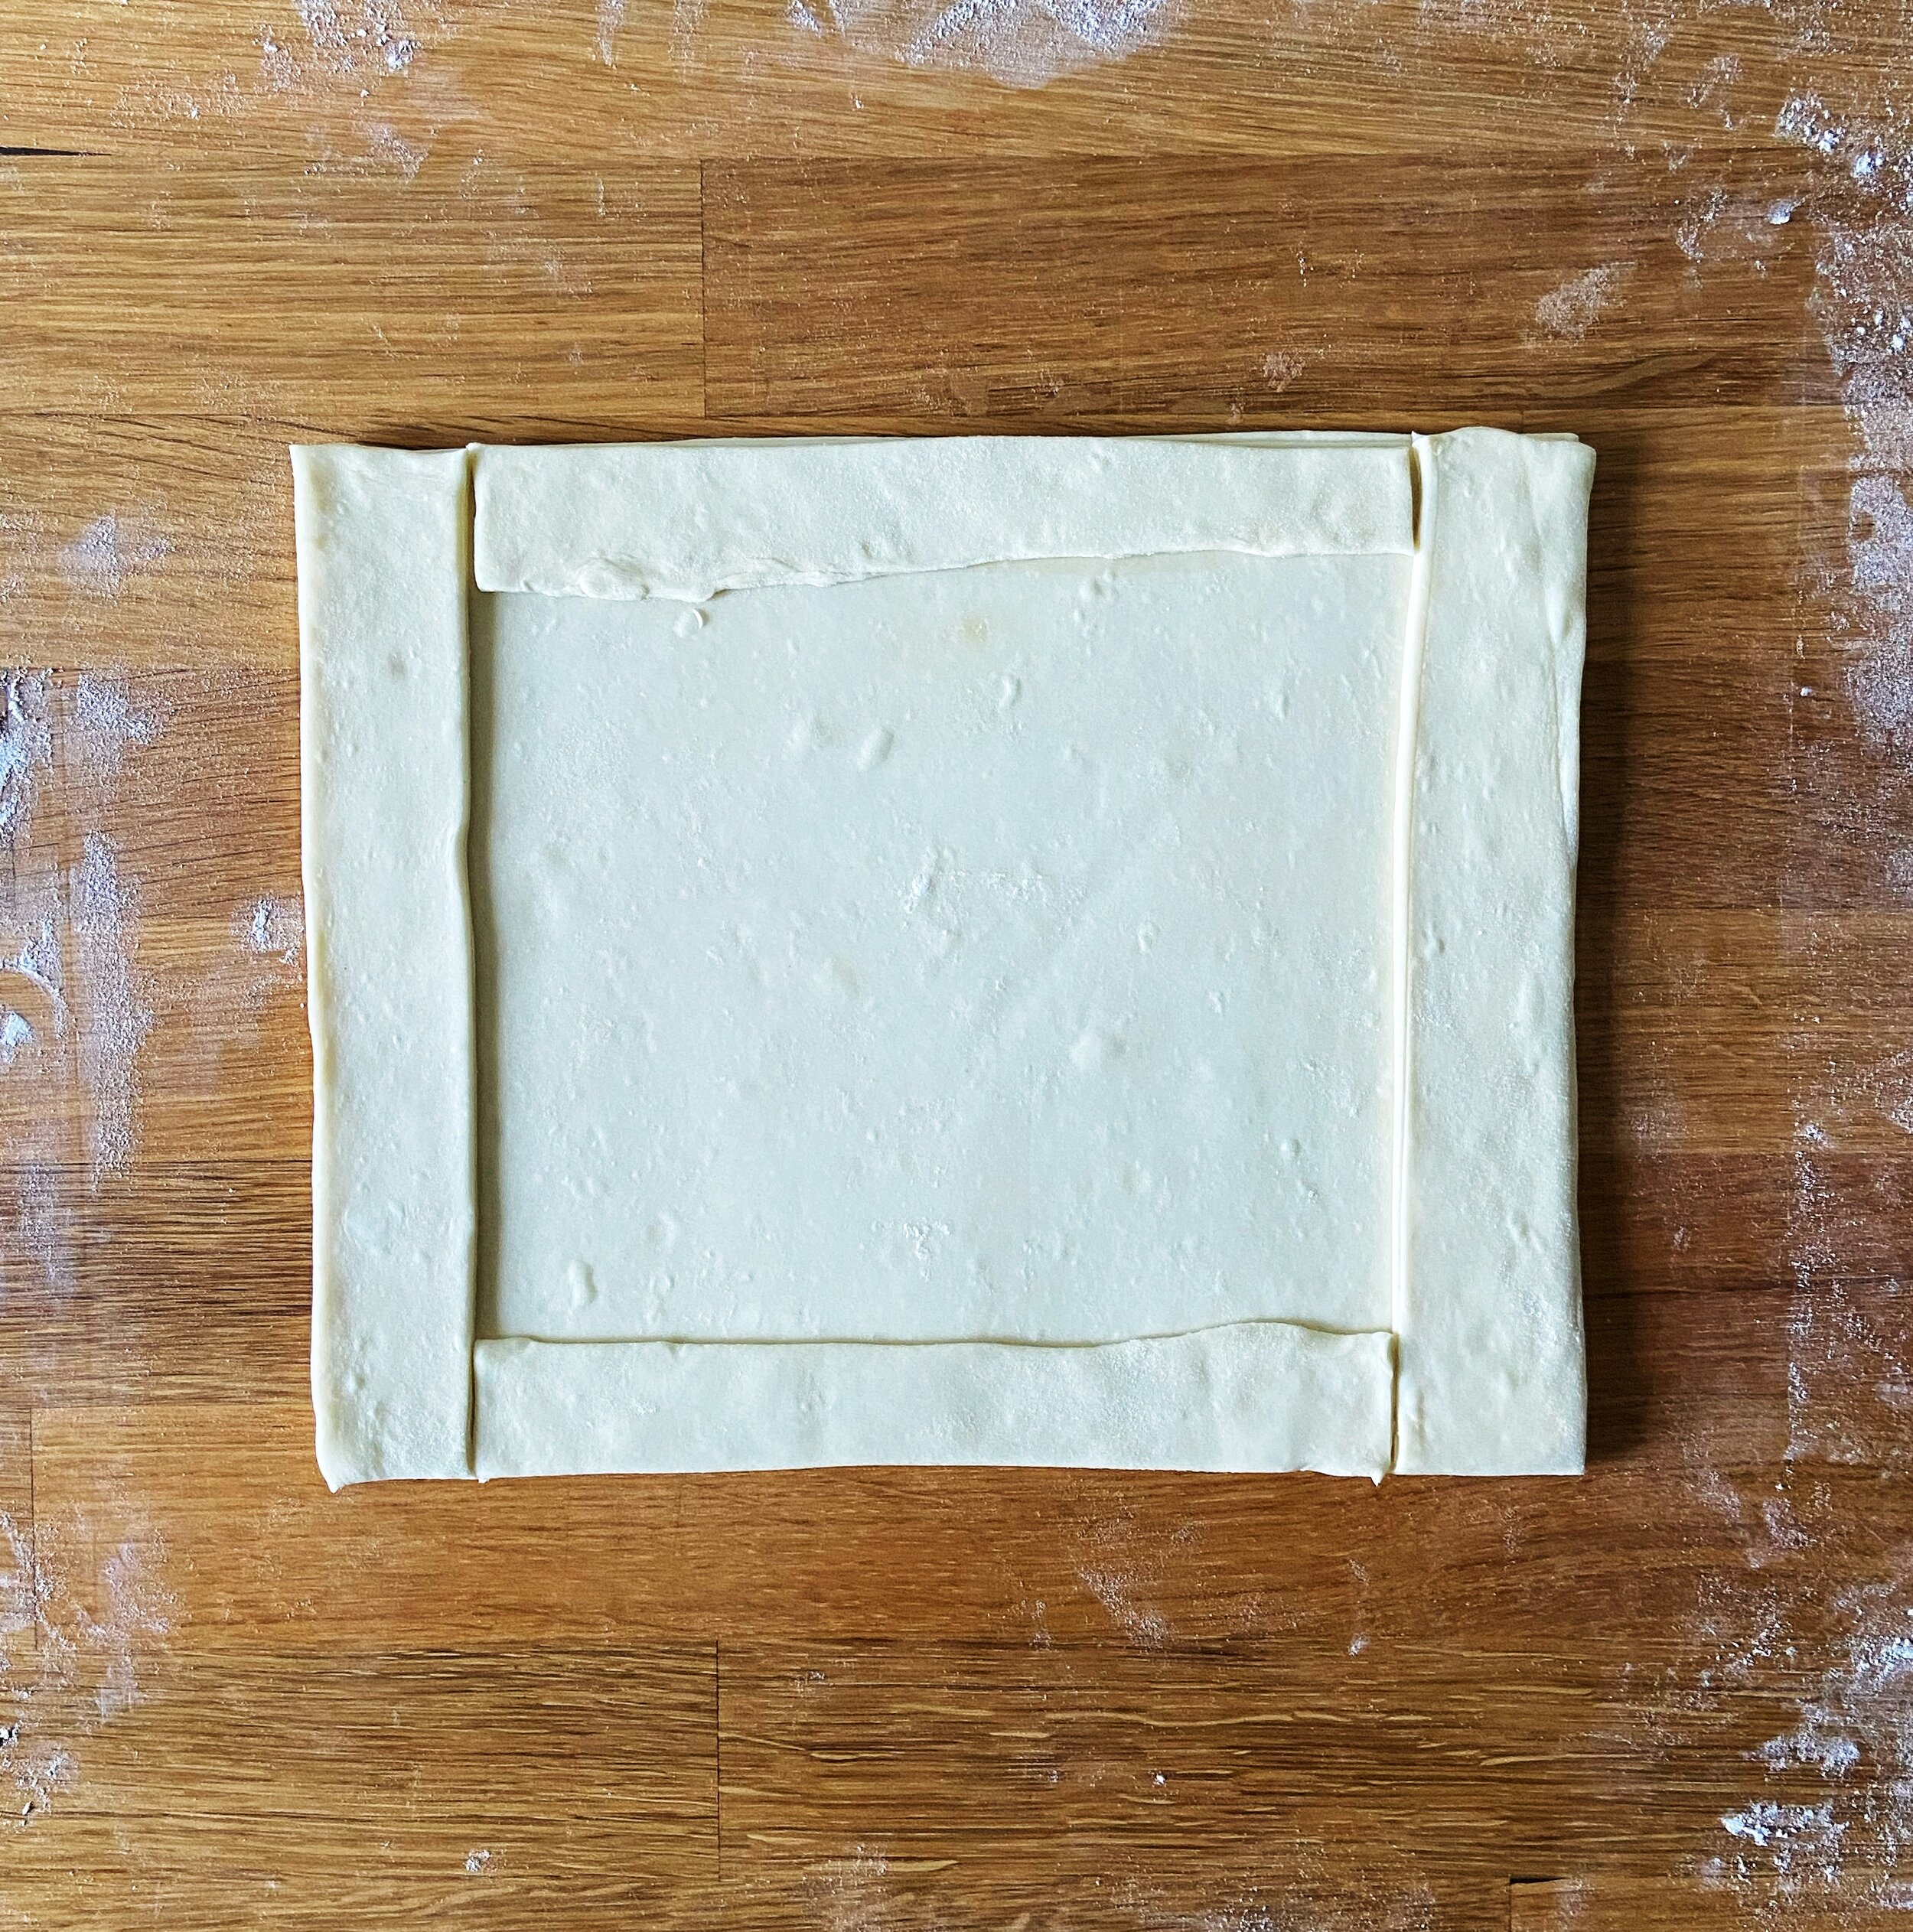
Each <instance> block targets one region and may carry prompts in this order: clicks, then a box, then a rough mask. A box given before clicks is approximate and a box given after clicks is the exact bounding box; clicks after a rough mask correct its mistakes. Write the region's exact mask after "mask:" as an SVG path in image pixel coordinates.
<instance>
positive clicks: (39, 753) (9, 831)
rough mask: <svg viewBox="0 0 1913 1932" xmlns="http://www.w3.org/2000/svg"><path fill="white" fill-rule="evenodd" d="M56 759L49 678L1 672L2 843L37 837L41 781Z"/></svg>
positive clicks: (0, 762) (22, 673) (18, 672)
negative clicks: (49, 714)
mask: <svg viewBox="0 0 1913 1932" xmlns="http://www.w3.org/2000/svg"><path fill="white" fill-rule="evenodd" d="M52 760H53V733H52V730H51V727H50V726H49V725H48V723H47V679H46V673H44V672H43V671H7V672H5V673H0V839H4V840H5V841H6V842H8V844H11V843H13V842H15V841H16V840H24V839H26V838H27V837H28V836H29V834H30V833H31V832H32V829H33V812H34V804H35V803H36V802H37V800H38V798H39V795H40V780H41V775H42V774H44V772H45V771H46V770H47V767H48V766H49V765H50V764H51V763H52Z"/></svg>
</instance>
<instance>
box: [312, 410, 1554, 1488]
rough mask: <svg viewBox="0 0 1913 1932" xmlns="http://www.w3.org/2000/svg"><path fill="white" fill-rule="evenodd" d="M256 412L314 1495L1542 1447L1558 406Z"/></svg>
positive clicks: (1550, 1245)
mask: <svg viewBox="0 0 1913 1932" xmlns="http://www.w3.org/2000/svg"><path fill="white" fill-rule="evenodd" d="M1591 470H1592V458H1591V456H1590V454H1589V452H1588V451H1586V450H1585V449H1584V448H1582V446H1581V445H1578V444H1576V443H1575V442H1573V441H1571V440H1568V439H1563V438H1517V437H1513V436H1507V435H1501V434H1499V433H1497V432H1462V433H1461V434H1459V435H1453V436H1447V437H1440V438H1432V439H1425V440H1424V439H1414V440H1411V439H1409V438H1397V437H1374V438H1348V437H1340V438H1338V437H1310V438H1197V439H1188V440H1181V441H1168V440H1164V441H1154V440H1149V441H1145V440H1132V441H1122V442H1110V441H1094V440H1087V439H1067V440H1064V439H1058V440H1044V441H1027V440H1018V439H1007V438H987V439H963V440H955V441H939V442H866V443H856V442H815V443H797V444H759V445H725V444H702V445H697V444H689V445H685V444H680V445H658V446H654V447H644V448H607V449H601V450H591V449H554V450H532V451H513V450H504V449H482V450H480V451H477V452H476V453H475V454H474V455H472V456H471V457H469V458H468V456H467V455H466V454H463V453H454V454H441V455H432V456H416V455H411V454H406V453H403V452H389V451H363V450H353V449H346V448H314V449H307V450H302V451H298V452H296V453H295V471H296V475H297V481H298V512H299V532H298V534H299V569H300V601H301V628H302V635H303V653H302V657H303V679H304V684H303V689H304V718H303V734H302V735H303V740H304V748H305V801H306V802H305V842H306V889H307V904H308V919H309V920H310V921H311V927H312V931H313V941H312V950H311V962H312V964H311V971H312V989H311V993H312V997H311V1012H312V1018H313V1026H314V1041H315V1066H316V1070H317V1073H316V1078H317V1083H318V1099H317V1109H316V1124H315V1139H314V1227H315V1266H314V1277H315V1295H314V1399H315V1403H316V1406H317V1409H318V1419H319V1446H320V1458H321V1464H322V1465H323V1466H324V1470H325V1472H326V1474H327V1475H328V1478H329V1479H330V1480H331V1481H333V1482H334V1484H337V1483H341V1482H345V1481H357V1480H362V1479H365V1478H374V1477H381V1476H406V1475H432V1476H451V1475H463V1474H471V1473H476V1474H481V1475H494V1474H531V1473H539V1472H557V1471H594V1470H601V1471H611V1470H644V1469H653V1470H654V1469H679V1468H758V1467H767V1466H780V1465H787V1464H808V1463H831V1462H884V1461H892V1462H897V1461H904V1462H1004V1463H1014V1462H1041V1463H1076V1464H1088V1465H1104V1466H1112V1465H1113V1466H1145V1467H1165V1468H1212V1469H1242V1470H1251V1469H1253V1470H1276V1469H1287V1468H1318V1469H1326V1470H1331V1471H1344V1472H1348V1473H1351V1474H1353V1473H1360V1474H1369V1475H1380V1474H1383V1473H1384V1472H1385V1471H1387V1470H1389V1469H1390V1468H1393V1469H1398V1470H1403V1471H1409V1470H1419V1471H1455V1472H1458V1473H1465V1472H1480V1473H1495V1472H1519V1471H1569V1470H1573V1469H1576V1468H1579V1464H1580V1459H1581V1451H1582V1415H1583V1406H1584V1404H1583V1397H1582V1360H1581V1341H1580V1325H1579V1288H1578V1282H1577V1279H1576V1241H1575V1229H1574V1216H1573V1120H1572V1093H1573V1078H1572V1066H1573V1049H1572V1017H1571V991H1572V876H1573V862H1574V843H1575V816H1574V801H1575V790H1576V762H1575V761H1576V722H1577V705H1578V689H1579V672H1580V658H1581V650H1582V595H1583V591H1582V585H1583V553H1584V546H1585V506H1586V499H1587V491H1588V485H1589V477H1590V474H1591ZM1418 475H1419V519H1418V513H1417V506H1416V488H1415V485H1416V480H1417V476H1418ZM1418 520H1419V529H1418V528H1417V523H1418ZM468 555H469V556H470V560H471V561H470V564H469V565H468ZM468 810H469V814H470V838H469V842H468V843H467V841H466V839H465V836H464V832H465V827H466V822H467V813H468ZM474 1173H475V1176H476V1178H475V1181H474Z"/></svg>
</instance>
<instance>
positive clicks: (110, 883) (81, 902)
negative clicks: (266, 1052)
mask: <svg viewBox="0 0 1913 1932" xmlns="http://www.w3.org/2000/svg"><path fill="white" fill-rule="evenodd" d="M71 904H72V918H73V951H74V956H75V960H76V964H77V972H76V975H75V981H76V984H75V992H76V994H77V999H76V1002H75V1005H76V1007H77V1017H78V1020H79V1034H80V1077H81V1078H82V1079H83V1080H84V1081H85V1083H86V1091H87V1094H88V1096H89V1097H90V1100H91V1102H92V1118H91V1119H90V1121H89V1122H88V1132H87V1152H88V1157H89V1163H90V1169H91V1174H92V1178H93V1184H94V1185H95V1186H96V1187H97V1186H98V1185H99V1182H100V1181H101V1179H102V1178H103V1177H104V1176H105V1175H108V1174H115V1173H119V1172H121V1171H123V1170H124V1169H125V1166H126V1165H127V1163H128V1161H129V1160H130V1159H131V1158H132V1152H133V1148H134V1145H135V1138H136V1129H135V1105H136V1103H137V1100H138V1098H139V1067H138V1060H139V1049H140V1047H141V1044H142V1043H143V1042H144V1041H145V1038H146V1036H147V1034H148V1033H149V1032H151V1031H152V1025H153V1012H152V1007H151V1006H149V1005H148V1004H147V1003H146V1001H145V988H144V986H143V984H142V982H141V980H140V979H139V977H138V976H136V975H135V972H134V970H133V963H132V959H133V950H134V945H135V935H136V933H137V928H138V922H139V902H138V898H137V895H136V894H135V891H134V888H132V885H130V884H129V883H128V882H127V881H125V880H123V879H122V878H121V877H120V875H119V852H118V850H117V849H116V846H115V845H114V844H113V842H112V839H109V837H108V836H106V833H105V832H87V833H86V838H85V842H84V847H83V856H82V858H81V859H80V863H79V864H78V865H77V866H75V867H74V868H73V887H72V900H71Z"/></svg>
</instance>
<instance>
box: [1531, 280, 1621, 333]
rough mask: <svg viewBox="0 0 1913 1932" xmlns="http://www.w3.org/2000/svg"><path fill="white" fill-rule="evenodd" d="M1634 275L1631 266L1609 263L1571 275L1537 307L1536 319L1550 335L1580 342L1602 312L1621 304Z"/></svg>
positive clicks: (1535, 310)
mask: <svg viewBox="0 0 1913 1932" xmlns="http://www.w3.org/2000/svg"><path fill="white" fill-rule="evenodd" d="M1633 275H1634V263H1633V262H1605V263H1604V264H1603V265H1602V266H1601V267H1599V268H1597V269H1588V270H1587V271H1586V272H1585V273H1583V274H1581V275H1569V277H1568V279H1566V281H1565V282H1563V283H1562V284H1561V285H1560V286H1559V288H1554V289H1552V290H1550V292H1548V293H1547V294H1546V295H1543V297H1542V298H1541V299H1540V301H1539V302H1537V304H1536V305H1535V309H1534V319H1535V320H1536V321H1537V322H1539V323H1540V325H1541V326H1542V327H1543V328H1544V329H1546V331H1547V332H1548V334H1550V335H1558V336H1561V337H1565V338H1566V340H1569V341H1570V342H1579V341H1580V340H1582V338H1583V337H1585V335H1586V334H1587V332H1588V331H1589V329H1591V328H1592V327H1594V325H1595V322H1596V321H1598V320H1599V318H1600V317H1601V315H1602V312H1603V311H1605V310H1607V309H1609V308H1613V307H1614V306H1615V304H1617V303H1618V301H1620V299H1621V292H1622V291H1623V290H1624V289H1625V288H1626V287H1627V285H1628V282H1629V281H1630V280H1631V279H1632V278H1633Z"/></svg>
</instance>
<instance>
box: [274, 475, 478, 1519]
mask: <svg viewBox="0 0 1913 1932" xmlns="http://www.w3.org/2000/svg"><path fill="white" fill-rule="evenodd" d="M468 468H469V464H468V459H467V458H466V455H465V453H464V451H462V450H455V451H450V452H448V453H445V454H432V455H417V454H412V453H410V452H409V451H403V450H370V449H352V448H344V447H329V446H328V447H322V448H305V449H295V451H293V452H292V484H293V507H294V514H295V520H296V525H297V529H298V556H299V751H300V761H301V790H302V791H303V793H304V800H305V806H304V817H303V823H302V825H301V843H302V854H303V865H304V870H305V917H306V987H307V992H306V999H307V1005H308V1011H309V1014H310V1017H311V1027H312V1406H313V1409H314V1412H315V1414H316V1416H317V1419H318V1456H319V1467H320V1468H321V1469H322V1470H323V1471H324V1474H325V1478H326V1481H328V1482H329V1483H330V1484H331V1485H332V1487H334V1488H335V1489H336V1488H337V1487H339V1485H340V1484H342V1483H352V1482H364V1481H370V1480H371V1479H373V1478H377V1477H383V1476H468V1475H469V1474H471V1448H470V1444H469V1441H468V1438H469V1435H470V1427H469V1423H470V1411H471V1331H472V1288H473V1273H472V1262H473V1248H474V1205H473V1200H472V1172H473V1159H472V1154H473V1143H472V1134H473V1102H472V1081H473V1060H472V1042H471V938H470V923H469V920H468V917H467V912H466V897H465V851H464V840H465V795H466V775H465V774H466V765H467V739H468V733H467V725H466V654H465V581H466V570H467V554H468V551H467V546H468V533H469V530H470V527H471V502H470V497H469V495H468V490H467V487H466V479H467V472H468Z"/></svg>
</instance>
